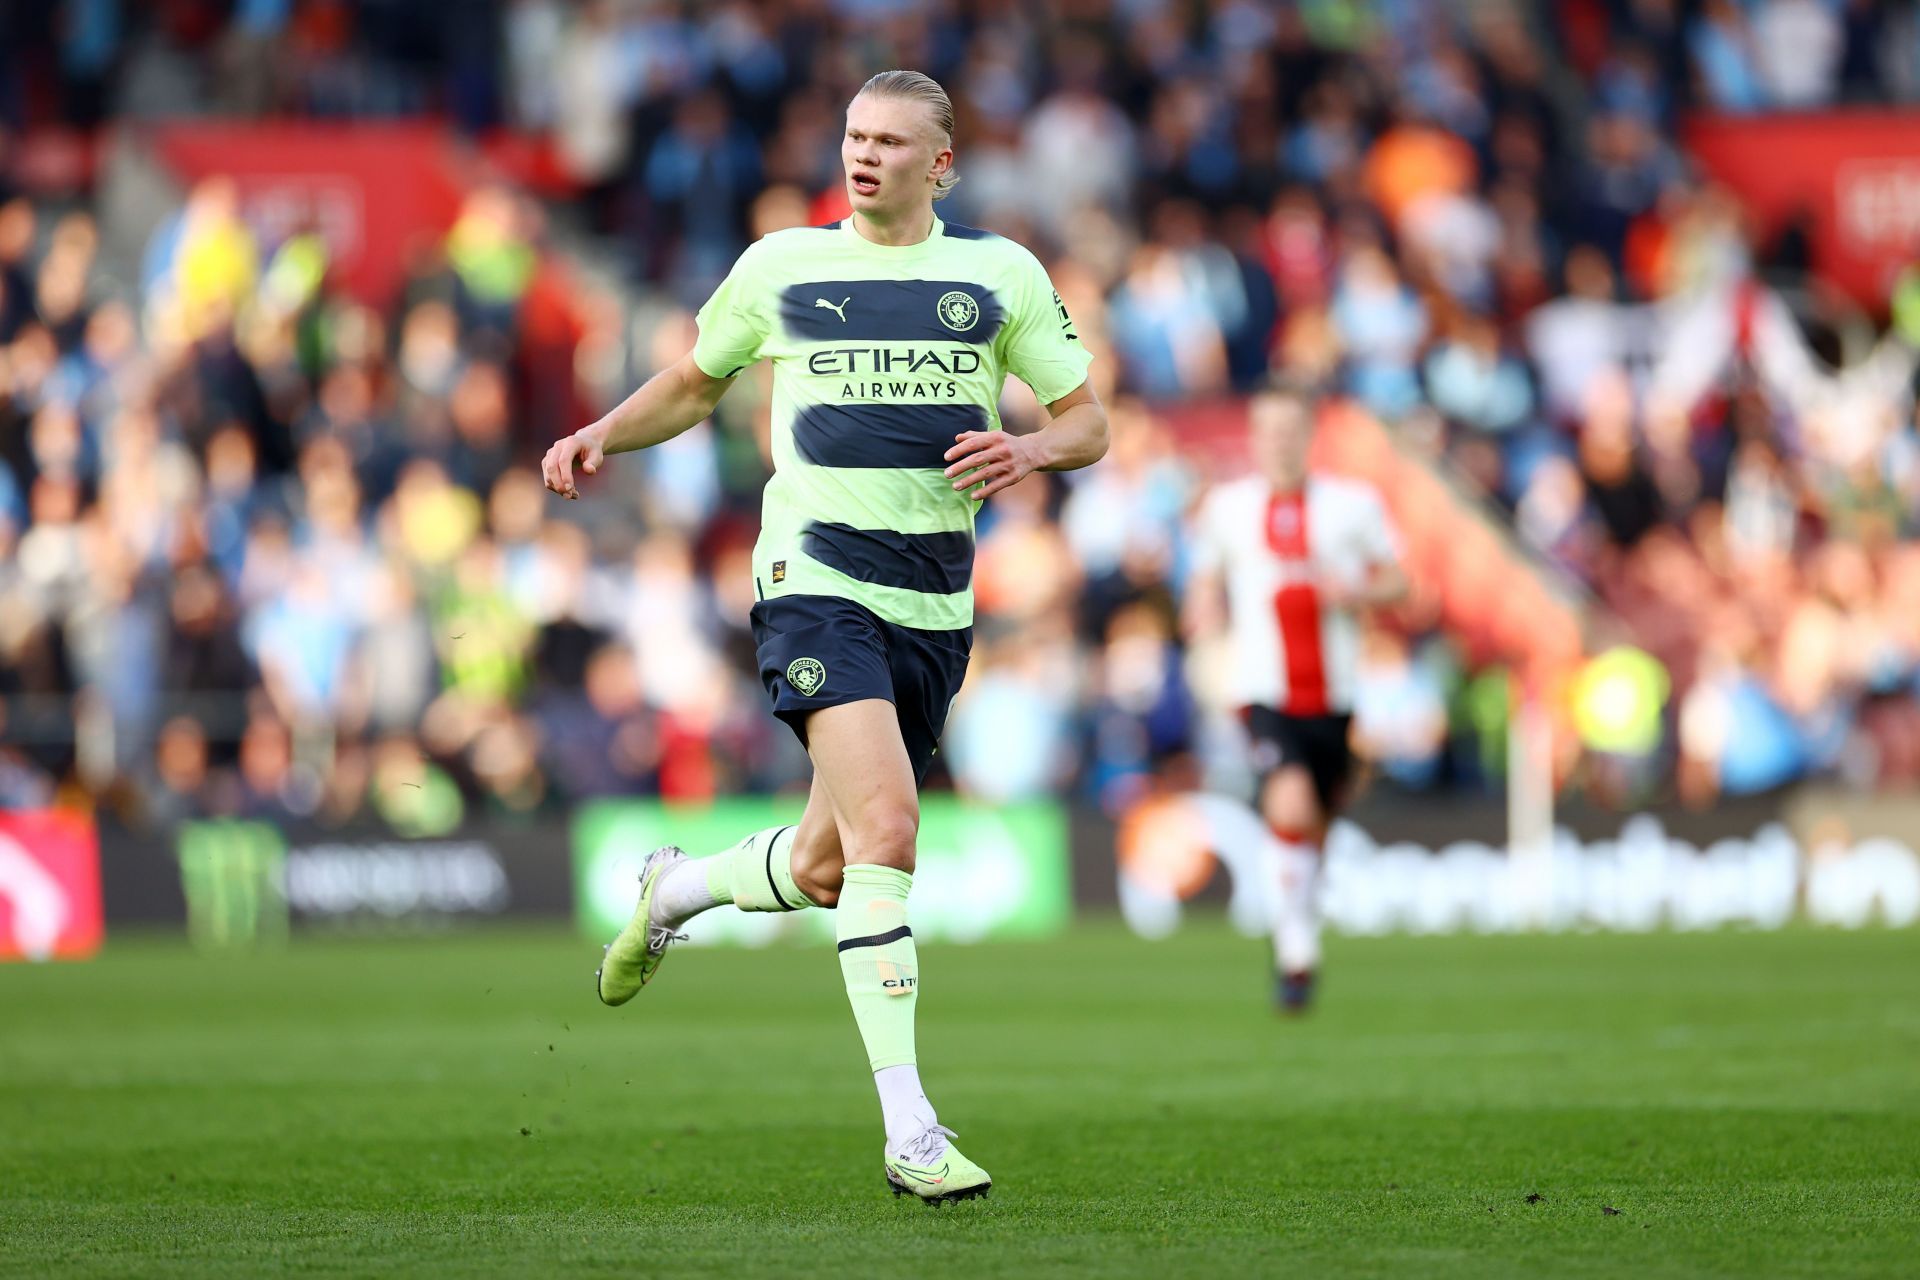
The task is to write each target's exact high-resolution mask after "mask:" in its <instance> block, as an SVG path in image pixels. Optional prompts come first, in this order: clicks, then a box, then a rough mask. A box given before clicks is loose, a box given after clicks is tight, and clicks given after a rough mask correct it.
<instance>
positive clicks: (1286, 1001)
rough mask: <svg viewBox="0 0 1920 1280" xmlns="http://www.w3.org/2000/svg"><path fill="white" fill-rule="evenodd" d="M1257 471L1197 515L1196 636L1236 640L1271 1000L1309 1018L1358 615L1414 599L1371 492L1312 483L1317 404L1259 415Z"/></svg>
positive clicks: (1333, 479)
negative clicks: (1266, 887)
mask: <svg viewBox="0 0 1920 1280" xmlns="http://www.w3.org/2000/svg"><path fill="white" fill-rule="evenodd" d="M1248 424H1249V442H1248V443H1249V445H1250V452H1251V454H1252V459H1253V465H1254V469H1255V474H1253V475H1250V476H1246V477H1245V478H1243V479H1239V480H1235V481H1232V482H1231V483H1228V484H1224V485H1221V486H1220V487H1218V488H1216V489H1215V490H1214V491H1213V492H1212V493H1210V494H1209V495H1207V498H1206V501H1205V502H1204V503H1203V504H1202V505H1201V508H1200V515H1199V523H1198V529H1197V541H1196V550H1195V563H1194V570H1193V578H1192V583H1191V585H1190V587H1189V588H1188V598H1187V611H1186V612H1187V619H1186V621H1187V628H1188V632H1189V634H1190V635H1193V636H1195V637H1204V636H1206V635H1208V634H1211V633H1214V632H1217V631H1218V630H1219V629H1220V627H1221V625H1222V623H1223V622H1224V623H1225V625H1226V626H1227V628H1228V630H1229V637H1230V645H1229V650H1230V655H1231V657H1230V661H1231V663H1232V668H1231V674H1230V676H1229V683H1228V687H1229V690H1230V692H1231V694H1232V697H1233V699H1234V701H1235V702H1236V704H1237V705H1239V706H1240V708H1241V714H1242V716H1243V718H1244V721H1245V724H1246V728H1247V733H1248V736H1249V737H1250V738H1251V739H1252V742H1253V751H1254V772H1255V775H1256V776H1257V777H1258V778H1259V779H1260V794H1259V801H1260V813H1261V816H1262V817H1263V818H1264V819H1265V820H1266V823H1267V826H1268V827H1269V828H1270V829H1271V830H1272V832H1273V838H1274V843H1275V850H1276V853H1275V858H1276V862H1277V864H1278V865H1277V867H1276V878H1277V887H1278V892H1277V893H1274V894H1271V895H1269V896H1270V898H1271V900H1272V902H1273V904H1274V908H1273V945H1274V960H1275V980H1276V993H1275V996H1276V1000H1277V1002H1278V1003H1279V1005H1280V1007H1281V1008H1283V1009H1285V1010H1287V1011H1288V1012H1294V1013H1297V1012H1300V1011H1301V1010H1304V1009H1305V1008H1306V1007H1307V1004H1308V1002H1309V1001H1310V1000H1311V999H1312V996H1313V983H1314V974H1315V971H1316V970H1317V969H1318V967H1319V965H1320V914H1319V902H1318V889H1319V878H1320V854H1321V844H1322V842H1323V841H1324V840H1325V838H1326V833H1327V826H1328V824H1329V823H1331V822H1332V820H1333V818H1334V817H1335V816H1336V815H1337V814H1338V813H1339V811H1340V807H1341V805H1342V804H1343V803H1344V802H1345V800H1346V790H1347V786H1348V783H1349V780H1350V778H1351V776H1352V772H1353V753H1352V750H1351V748H1350V747H1349V746H1348V741H1347V734H1348V730H1349V728H1350V727H1351V725H1352V721H1353V714H1352V713H1353V680H1354V669H1355V666H1356V665H1357V663H1358V659H1359V648H1360V623H1359V615H1360V614H1361V613H1363V612H1365V611H1366V610H1368V609H1373V608H1377V607H1379V606H1381V605H1386V604H1391V603H1393V602H1394V601H1396V600H1398V599H1400V598H1401V597H1402V596H1403V595H1405V594H1406V588H1407V584H1406V578H1405V576H1404V575H1403V574H1402V573H1401V570H1400V565H1399V553H1398V549H1397V542H1396V539H1395V537H1394V533H1393V529H1392V526H1391V525H1390V523H1389V521H1388V519H1387V512H1386V508H1385V506H1384V505H1383V504H1382V503H1381V501H1380V495H1379V494H1377V493H1376V492H1374V490H1373V488H1372V487H1371V486H1369V485H1366V484H1364V483H1361V482H1359V481H1356V480H1349V479H1345V478H1342V477H1337V476H1330V475H1320V474H1314V473H1311V472H1310V471H1309V469H1308V466H1307V451H1308V446H1309V445H1310V444H1311V443H1312V440H1313V429H1314V428H1313V410H1312V406H1311V405H1310V404H1309V403H1308V402H1307V400H1306V398H1305V397H1304V396H1302V395H1301V394H1300V393H1298V392H1296V391H1291V390H1268V391H1263V392H1260V393H1259V394H1257V395H1256V396H1254V398H1253V400H1252V403H1251V404H1250V405H1249V406H1248Z"/></svg>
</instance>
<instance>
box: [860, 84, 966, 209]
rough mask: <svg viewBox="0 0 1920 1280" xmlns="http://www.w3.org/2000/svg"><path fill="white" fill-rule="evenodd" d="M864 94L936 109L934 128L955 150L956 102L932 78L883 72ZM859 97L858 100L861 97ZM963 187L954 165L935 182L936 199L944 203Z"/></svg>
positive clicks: (934, 110)
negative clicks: (919, 103)
mask: <svg viewBox="0 0 1920 1280" xmlns="http://www.w3.org/2000/svg"><path fill="white" fill-rule="evenodd" d="M860 93H870V94H872V95H873V96H874V97H876V98H904V99H906V100H907V101H908V102H922V103H925V104H926V105H927V106H929V107H931V108H933V124H934V127H935V128H936V129H938V130H940V132H942V133H944V134H946V135H947V146H948V147H952V146H953V101H952V99H950V98H948V97H947V91H946V90H945V89H942V88H941V87H940V82H939V81H938V80H935V79H934V78H933V77H932V76H927V75H922V74H920V73H919V72H918V71H882V72H881V73H880V74H879V75H877V76H874V77H873V78H872V79H870V80H868V81H867V82H866V83H865V84H863V85H861V86H860ZM859 96H860V94H859V93H856V94H855V95H854V97H856V98H857V97H859ZM958 185H960V175H959V174H958V173H955V172H954V170H953V166H952V165H948V166H947V171H946V172H945V173H943V174H941V175H940V176H939V177H938V178H935V179H934V180H933V198H934V199H935V200H944V199H946V198H947V193H948V192H950V191H952V190H953V189H954V188H955V187H956V186H958Z"/></svg>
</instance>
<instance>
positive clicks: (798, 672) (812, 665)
mask: <svg viewBox="0 0 1920 1280" xmlns="http://www.w3.org/2000/svg"><path fill="white" fill-rule="evenodd" d="M826 682H827V669H826V668H825V667H823V666H821V665H820V660H819V659H818V658H795V659H794V660H793V661H792V662H790V663H788V664H787V683H788V684H790V685H792V686H793V687H794V689H795V690H797V691H798V692H799V694H800V696H801V697H803V698H811V697H812V696H813V695H814V694H816V693H818V692H820V686H821V685H823V684H825V683H826Z"/></svg>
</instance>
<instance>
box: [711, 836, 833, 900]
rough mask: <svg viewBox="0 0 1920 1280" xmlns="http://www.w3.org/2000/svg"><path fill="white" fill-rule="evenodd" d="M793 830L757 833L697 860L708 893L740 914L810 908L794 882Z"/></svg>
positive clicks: (804, 895)
mask: <svg viewBox="0 0 1920 1280" xmlns="http://www.w3.org/2000/svg"><path fill="white" fill-rule="evenodd" d="M796 830H798V828H796V827H768V828H767V829H766V830H765V831H756V832H754V833H753V834H752V835H750V836H748V837H747V838H746V839H744V840H742V841H741V842H740V843H738V844H736V845H734V846H733V847H732V848H730V849H725V850H722V851H721V852H719V853H716V854H714V855H713V856H712V857H711V858H702V859H700V868H701V871H702V872H703V873H704V875H705V876H706V881H707V893H708V894H709V895H711V896H712V898H713V900H714V902H716V903H719V902H731V903H732V904H733V905H734V906H736V907H738V908H740V910H742V911H799V910H802V909H803V908H806V907H810V906H812V905H813V900H812V899H811V898H809V897H807V895H806V894H804V893H802V892H800V888H799V886H798V885H796V884H794V882H793V833H794V832H795V831H796Z"/></svg>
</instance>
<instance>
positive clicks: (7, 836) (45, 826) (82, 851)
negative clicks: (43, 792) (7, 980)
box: [0, 809, 102, 960]
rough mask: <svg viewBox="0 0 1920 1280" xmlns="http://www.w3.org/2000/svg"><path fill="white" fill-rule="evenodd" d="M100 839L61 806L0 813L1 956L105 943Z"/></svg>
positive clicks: (46, 955) (89, 949)
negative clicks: (102, 921) (101, 892)
mask: <svg viewBox="0 0 1920 1280" xmlns="http://www.w3.org/2000/svg"><path fill="white" fill-rule="evenodd" d="M101 932H102V929H101V911H100V839H99V836H98V834H97V833H96V832H95V831H94V828H93V819H91V818H89V817H87V816H86V815H84V814H78V813H72V812H69V811H66V810H61V809H46V810H37V811H29V812H19V813H0V960H17V959H23V958H24V959H27V960H51V959H66V960H72V959H79V958H81V957H85V956H90V955H92V954H93V953H94V952H96V951H98V950H99V949H100V936H101Z"/></svg>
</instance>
